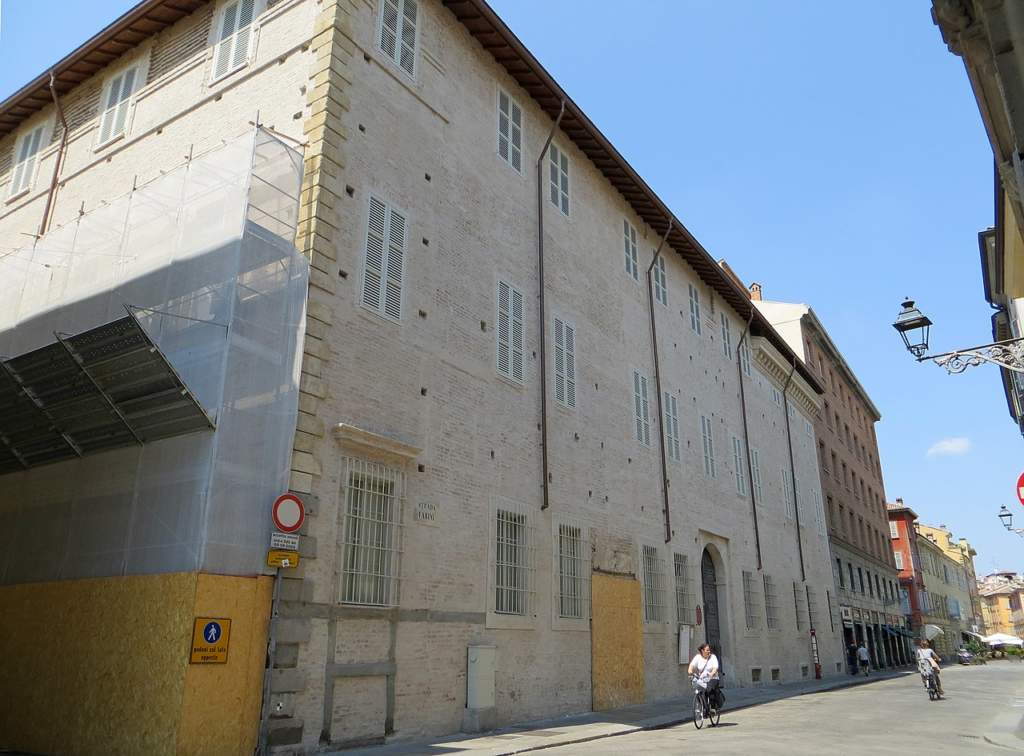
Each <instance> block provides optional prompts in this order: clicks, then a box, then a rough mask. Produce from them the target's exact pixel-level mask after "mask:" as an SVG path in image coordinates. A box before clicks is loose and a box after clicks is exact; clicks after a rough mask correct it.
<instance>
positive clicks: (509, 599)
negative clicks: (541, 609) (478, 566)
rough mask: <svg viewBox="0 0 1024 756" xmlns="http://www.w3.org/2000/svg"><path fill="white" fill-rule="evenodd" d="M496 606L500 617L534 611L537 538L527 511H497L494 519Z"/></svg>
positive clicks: (495, 609) (494, 608) (494, 607)
mask: <svg viewBox="0 0 1024 756" xmlns="http://www.w3.org/2000/svg"><path fill="white" fill-rule="evenodd" d="M492 539H493V544H494V565H493V566H494V573H493V574H494V594H493V595H494V606H493V610H494V611H495V612H496V613H497V614H519V615H526V614H530V613H532V611H533V571H534V558H533V552H534V543H533V542H534V539H533V529H532V528H531V527H530V525H529V521H528V519H527V516H526V513H525V512H517V511H515V510H511V509H503V508H499V509H497V511H496V513H495V517H494V531H493V533H492Z"/></svg>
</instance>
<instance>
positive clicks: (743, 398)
mask: <svg viewBox="0 0 1024 756" xmlns="http://www.w3.org/2000/svg"><path fill="white" fill-rule="evenodd" d="M753 322H754V305H753V304H751V306H750V317H749V318H748V319H747V327H746V328H744V329H743V333H742V334H741V335H740V340H739V341H738V342H737V344H736V377H737V378H739V381H740V412H741V413H742V414H743V443H744V444H745V445H746V447H747V480H749V481H750V513H751V514H752V515H753V517H754V546H755V547H756V549H757V569H758V570H760V569H762V565H761V532H760V529H759V528H758V526H757V501H756V500H755V499H754V465H753V462H752V461H751V452H750V431H749V430H748V428H747V392H746V389H744V387H743V359H742V356H741V355H742V353H743V343H744V342H745V341H746V340H747V334H748V333H750V324H751V323H753ZM787 416H788V415H787ZM759 472H760V471H759Z"/></svg>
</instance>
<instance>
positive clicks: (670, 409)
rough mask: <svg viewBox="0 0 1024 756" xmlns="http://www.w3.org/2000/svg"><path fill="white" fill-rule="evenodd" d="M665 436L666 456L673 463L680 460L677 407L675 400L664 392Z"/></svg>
mask: <svg viewBox="0 0 1024 756" xmlns="http://www.w3.org/2000/svg"><path fill="white" fill-rule="evenodd" d="M665 436H666V437H667V439H666V440H667V446H668V456H669V458H671V459H672V461H674V462H679V461H680V460H681V459H682V456H681V454H680V449H679V407H678V404H677V403H676V398H675V397H674V396H673V395H672V394H670V393H669V392H667V391H666V392H665Z"/></svg>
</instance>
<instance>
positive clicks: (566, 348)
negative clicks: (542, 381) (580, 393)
mask: <svg viewBox="0 0 1024 756" xmlns="http://www.w3.org/2000/svg"><path fill="white" fill-rule="evenodd" d="M575 352H576V331H575V329H574V328H573V327H572V326H571V325H569V324H568V323H566V322H565V321H563V320H561V319H560V318H555V399H557V400H558V401H559V402H561V403H562V404H564V405H565V406H566V407H575V406H576V354H575Z"/></svg>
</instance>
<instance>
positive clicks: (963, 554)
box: [918, 523, 986, 640]
mask: <svg viewBox="0 0 1024 756" xmlns="http://www.w3.org/2000/svg"><path fill="white" fill-rule="evenodd" d="M918 530H919V531H920V533H921V535H923V536H925V537H926V538H929V539H930V540H931V541H932V543H935V544H936V545H938V546H939V548H941V549H942V551H943V552H944V553H945V554H946V556H948V557H949V558H950V559H952V560H953V561H954V562H955V563H956V564H957V565H958V566H959V567H960V568H962V572H960V571H958V572H957V573H956V588H957V589H959V590H954V591H953V594H952V595H953V597H955V598H956V599H957V600H958V601H959V602H961V606H960V615H961V616H960V626H961V631H962V632H963V633H965V634H967V635H969V636H972V637H975V638H977V637H978V636H982V635H985V634H986V633H985V626H984V621H983V619H982V611H981V597H980V596H979V595H978V576H977V574H976V573H975V571H974V557H975V556H977V553H978V552H976V551H975V550H974V548H973V547H972V546H971V544H970V543H969V542H968V541H967V539H966V538H960V539H958V540H957V541H954V540H953V534H952V533H951V532H950V531H949V530H948V529H947V528H946V526H945V525H939V526H938V527H932V526H931V525H924V524H922V523H919V524H918ZM965 590H966V592H967V596H966V600H965V597H964V596H963V595H962V592H963V591H965ZM965 640H966V639H965Z"/></svg>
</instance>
